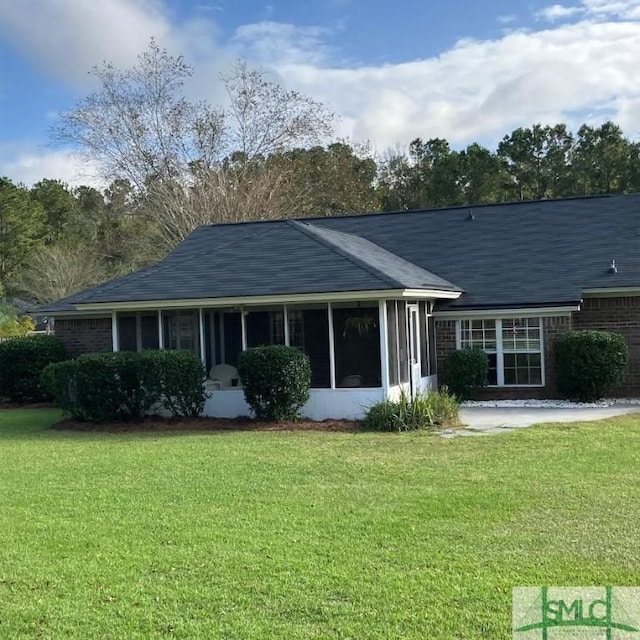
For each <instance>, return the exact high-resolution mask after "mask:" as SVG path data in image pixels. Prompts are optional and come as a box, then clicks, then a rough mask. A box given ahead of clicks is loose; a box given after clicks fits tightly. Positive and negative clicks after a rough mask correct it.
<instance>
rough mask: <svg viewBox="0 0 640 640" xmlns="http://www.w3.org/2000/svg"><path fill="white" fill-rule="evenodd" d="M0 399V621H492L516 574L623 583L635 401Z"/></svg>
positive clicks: (70, 634)
mask: <svg viewBox="0 0 640 640" xmlns="http://www.w3.org/2000/svg"><path fill="white" fill-rule="evenodd" d="M58 418H59V414H58V413H57V412H56V411H53V410H6V411H0V459H1V464H0V495H1V496H2V502H1V503H0V504H1V505H2V506H1V511H0V637H1V638H11V639H12V640H20V639H23V638H38V639H40V638H55V639H56V640H57V639H59V638H74V639H75V638H101V639H111V638H113V639H116V638H118V639H120V638H127V639H142V638H144V639H147V638H189V639H191V638H238V639H243V640H244V639H249V638H293V639H296V638H354V639H356V638H371V639H382V638H385V639H386V638H416V639H417V638H430V639H436V640H437V639H447V640H450V639H452V638H464V639H473V638H492V639H493V638H508V637H510V624H511V622H510V620H511V588H512V587H513V586H514V585H541V584H549V585H589V584H594V585H605V584H613V585H636V584H637V583H638V576H639V574H638V567H639V566H640V535H639V534H638V533H637V522H638V521H639V519H640V500H638V486H640V419H639V418H638V417H635V416H625V417H622V418H617V419H612V420H608V421H606V422H599V423H585V424H575V425H566V424H565V425H555V426H553V427H551V426H549V427H537V428H533V429H525V430H520V431H518V432H515V433H511V434H505V435H499V436H491V437H478V438H457V439H453V440H445V439H442V438H437V437H435V436H430V435H428V434H425V433H411V434H402V435H398V434H370V433H368V434H364V433H362V434H345V433H322V432H320V433H318V432H261V433H251V432H242V433H223V434H216V433H211V432H209V433H179V434H170V433H122V434H100V433H95V432H87V433H72V432H60V431H53V430H50V429H48V428H47V427H48V425H49V424H50V423H51V422H53V421H55V420H57V419H58Z"/></svg>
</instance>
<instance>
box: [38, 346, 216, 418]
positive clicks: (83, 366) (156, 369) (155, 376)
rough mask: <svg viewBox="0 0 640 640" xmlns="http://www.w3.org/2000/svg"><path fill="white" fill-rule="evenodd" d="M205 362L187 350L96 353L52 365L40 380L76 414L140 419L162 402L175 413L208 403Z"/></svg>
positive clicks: (197, 411) (186, 413)
mask: <svg viewBox="0 0 640 640" xmlns="http://www.w3.org/2000/svg"><path fill="white" fill-rule="evenodd" d="M204 378H205V373H204V367H203V365H202V363H201V361H200V360H199V359H198V358H197V357H196V356H194V355H193V354H191V353H187V352H184V351H147V352H144V353H140V354H138V353H129V352H119V353H92V354H85V355H82V356H80V357H79V358H77V359H76V360H71V361H68V362H62V363H57V364H52V365H49V366H48V367H47V368H46V369H45V371H44V372H43V374H42V382H43V384H44V385H45V386H46V388H47V389H48V390H49V392H50V393H51V394H52V395H53V396H54V397H55V398H56V401H57V403H58V404H59V405H60V407H62V408H63V409H64V410H65V411H67V412H68V413H70V414H71V415H72V416H73V417H74V418H76V419H78V420H86V421H90V422H108V421H114V420H139V419H141V418H142V417H143V416H144V415H145V414H146V413H148V412H149V411H150V410H151V409H152V408H153V407H154V406H156V405H157V404H158V403H161V404H162V405H163V406H164V407H165V408H166V409H167V410H168V411H169V412H170V414H171V415H172V416H173V417H175V416H189V417H196V416H198V415H200V413H202V409H203V408H204V387H203V383H204Z"/></svg>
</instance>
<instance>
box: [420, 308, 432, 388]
mask: <svg viewBox="0 0 640 640" xmlns="http://www.w3.org/2000/svg"><path fill="white" fill-rule="evenodd" d="M418 316H419V322H420V368H421V369H422V377H423V378H424V377H426V376H430V375H431V369H430V368H429V333H428V331H427V303H426V302H420V303H419V305H418Z"/></svg>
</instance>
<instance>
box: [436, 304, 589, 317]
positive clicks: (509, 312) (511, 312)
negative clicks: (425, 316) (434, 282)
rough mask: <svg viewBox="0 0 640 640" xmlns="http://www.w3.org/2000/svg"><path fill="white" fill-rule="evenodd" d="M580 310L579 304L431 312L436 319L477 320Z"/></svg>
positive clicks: (565, 313)
mask: <svg viewBox="0 0 640 640" xmlns="http://www.w3.org/2000/svg"><path fill="white" fill-rule="evenodd" d="M574 311H580V305H575V306H567V307H523V308H521V309H472V310H469V311H434V313H433V314H432V315H433V317H434V318H435V319H436V320H440V319H443V320H444V319H446V318H451V319H455V320H457V319H460V320H462V319H468V318H477V319H478V320H481V319H487V320H492V319H494V318H524V317H535V318H549V317H555V316H570V315H571V313H572V312H574Z"/></svg>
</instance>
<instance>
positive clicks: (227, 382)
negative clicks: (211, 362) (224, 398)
mask: <svg viewBox="0 0 640 640" xmlns="http://www.w3.org/2000/svg"><path fill="white" fill-rule="evenodd" d="M209 380H210V382H211V386H213V387H214V388H218V389H229V388H230V387H239V386H240V379H239V377H238V370H237V369H236V368H235V367H234V366H232V365H230V364H217V365H215V366H213V367H211V370H210V371H209Z"/></svg>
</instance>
